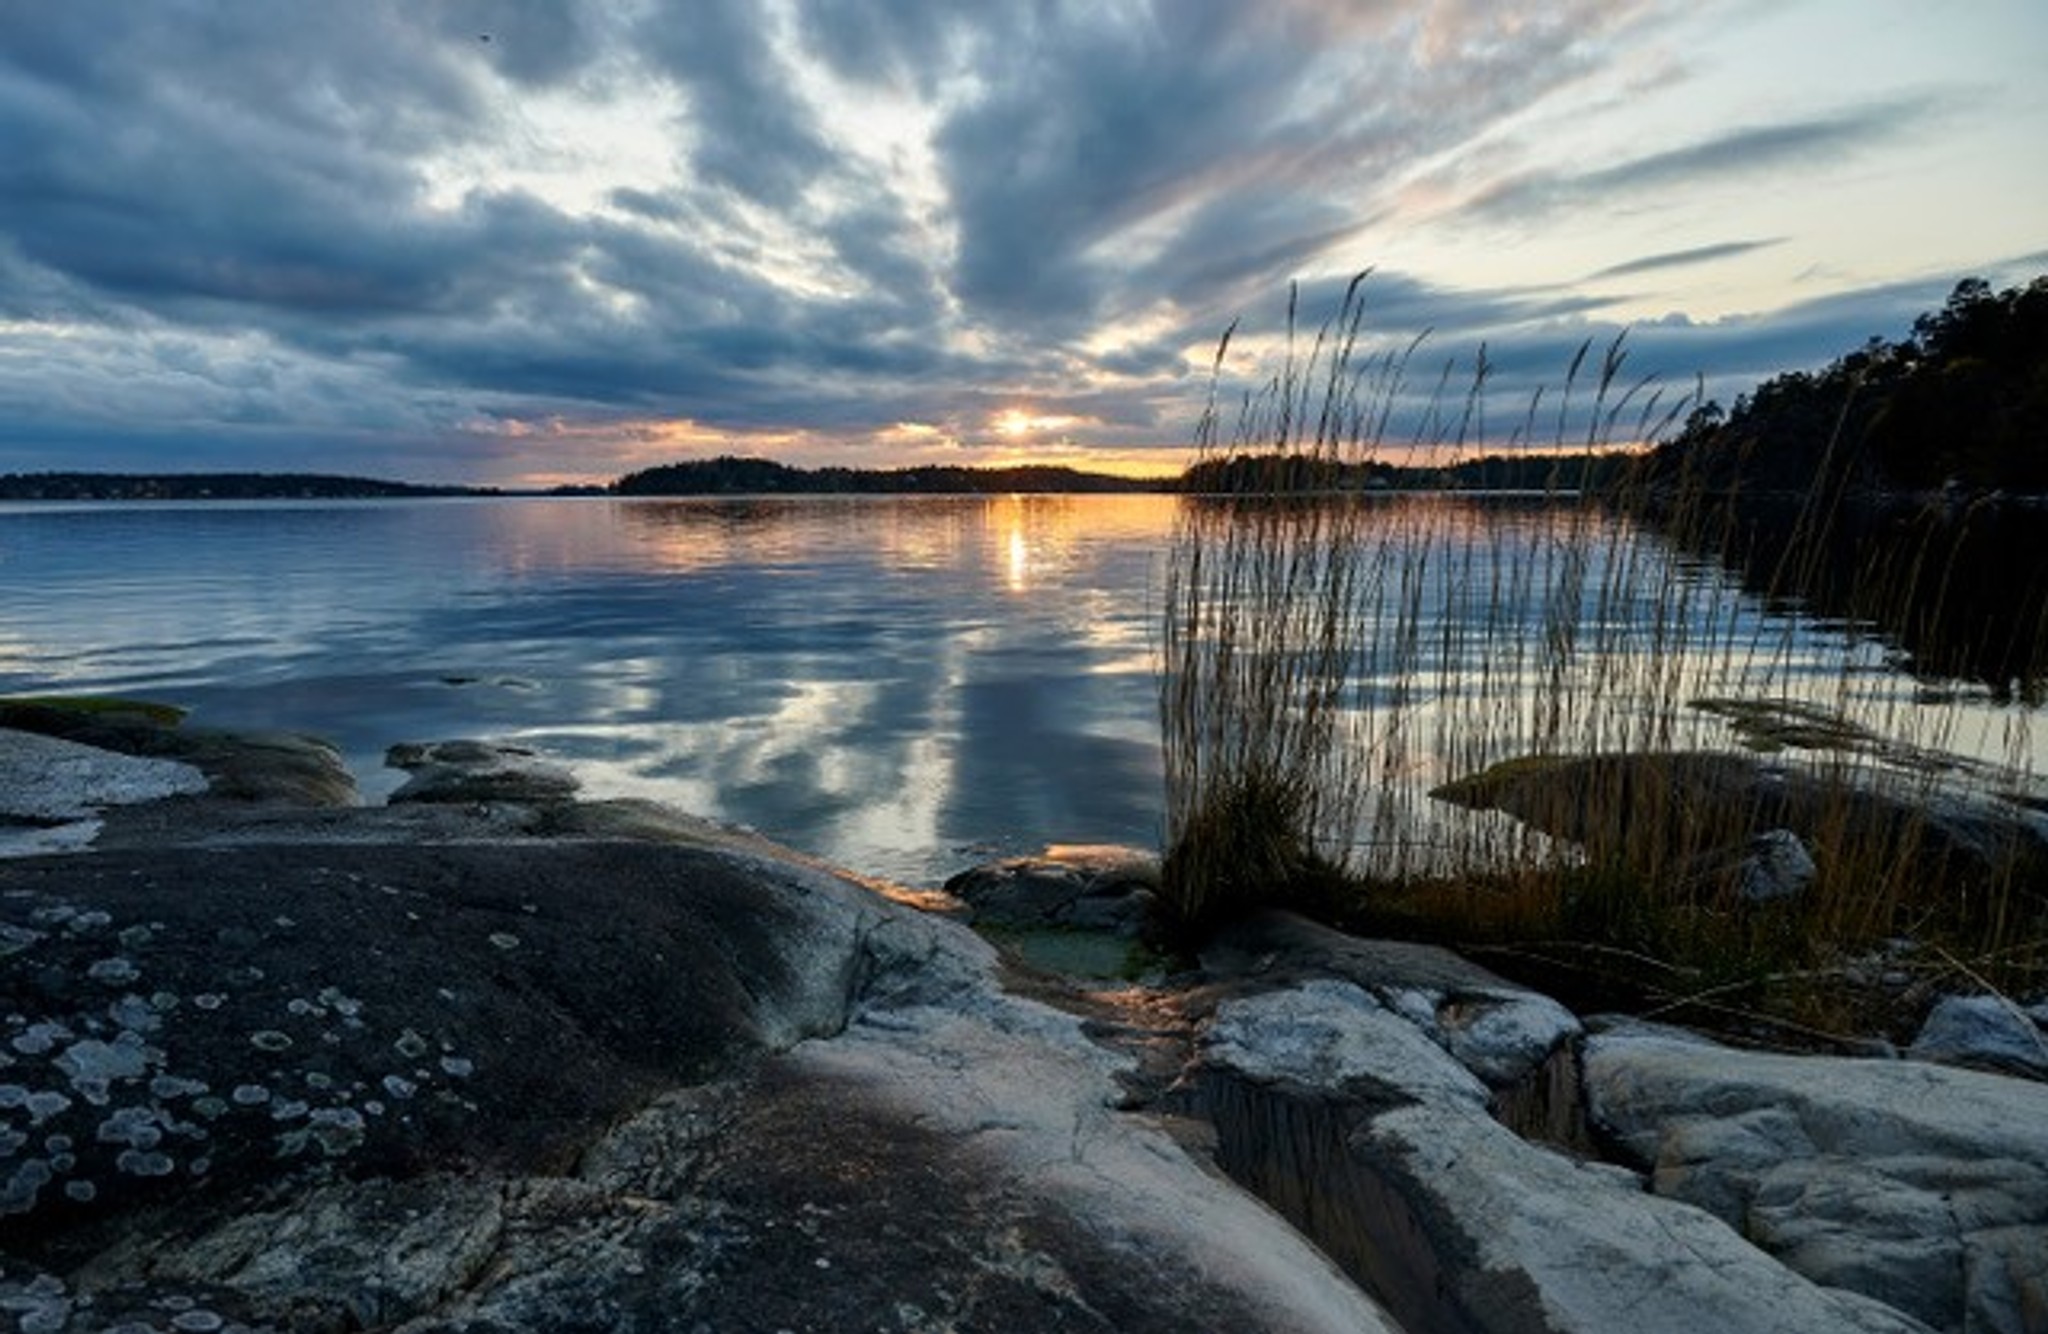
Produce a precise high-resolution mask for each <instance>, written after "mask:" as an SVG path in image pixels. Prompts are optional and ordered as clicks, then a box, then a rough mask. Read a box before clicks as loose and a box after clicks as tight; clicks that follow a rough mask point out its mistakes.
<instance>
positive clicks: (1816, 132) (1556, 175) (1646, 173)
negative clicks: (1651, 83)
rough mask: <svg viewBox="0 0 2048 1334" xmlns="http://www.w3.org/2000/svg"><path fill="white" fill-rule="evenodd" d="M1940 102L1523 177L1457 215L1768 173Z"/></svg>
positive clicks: (1783, 126) (1894, 126)
mask: <svg viewBox="0 0 2048 1334" xmlns="http://www.w3.org/2000/svg"><path fill="white" fill-rule="evenodd" d="M1940 105H1941V104H1940V103H1939V102H1938V101H1937V100H1935V99H1933V98H1928V97H1916V98H1908V99H1899V100H1894V101H1889V102H1881V103H1875V104H1873V105H1870V106H1866V107H1862V108H1858V109H1856V110H1853V111H1845V112H1841V113H1838V114H1836V115H1832V116H1821V117H1813V118H1809V119H1803V120H1792V121H1782V122H1778V123H1775V124H1766V125H1752V126H1746V127H1744V128H1741V129H1735V130H1729V131H1726V132H1725V133H1722V134H1718V135H1715V136H1713V137H1712V138H1709V139H1702V140H1699V141H1697V142H1695V143H1691V144H1686V145H1684V146H1682V147H1679V148H1672V149H1666V150H1664V151H1662V152H1658V153H1649V154H1644V155H1642V156H1639V157H1635V158H1631V159H1629V160H1628V161H1625V162H1619V163H1616V164H1615V165H1613V166H1611V167H1601V168H1598V169H1595V170H1592V171H1585V172H1576V173H1567V172H1554V171H1553V172H1531V173H1528V174H1525V175H1522V176H1519V177H1515V178H1511V179H1509V180H1506V181H1503V182H1500V183H1498V184H1495V185H1492V186H1490V187H1488V188H1486V189H1484V190H1482V191H1481V192H1480V193H1479V194H1478V195H1477V196H1476V197H1475V198H1474V199H1473V200H1472V201H1471V202H1470V203H1469V204H1468V205H1467V206H1466V209H1465V212H1466V214H1467V215H1468V216H1478V217H1485V218H1509V219H1513V220H1515V221H1520V222H1529V221H1535V220H1538V219H1541V218H1544V217H1548V216H1550V215H1553V214H1557V213H1561V212H1566V211H1570V210H1575V209H1581V208H1584V207H1590V206H1599V207H1610V206H1612V205H1613V204H1614V203H1615V202H1616V201H1617V200H1620V199H1625V198H1629V197H1634V196H1641V195H1643V194H1646V193H1652V192H1655V193H1672V192H1679V191H1685V190H1690V189H1694V188H1697V187H1702V186H1710V185H1714V184H1717V183H1720V182H1725V181H1729V180H1733V179H1736V178H1741V177H1760V176H1771V175H1776V174H1780V173H1783V172H1786V171H1789V170H1791V169H1794V168H1798V167H1805V166H1811V165H1813V164H1815V163H1824V162H1832V161H1835V160H1838V159H1841V158H1844V157H1848V156H1850V155H1853V154H1856V153H1859V152H1862V151H1865V150H1867V149H1870V148H1872V147H1875V146H1877V145H1879V144H1882V143H1884V142H1885V141H1887V140H1890V139H1892V138H1894V137H1896V136H1898V135H1900V134H1902V133H1904V132H1906V131H1907V130H1909V129H1912V128H1914V127H1916V126H1918V125H1920V124H1921V123H1923V122H1924V121H1925V120H1926V119H1927V117H1928V116H1929V115H1930V114H1931V113H1932V112H1934V111H1935V110H1936V109H1937V108H1938V107H1939V106H1940Z"/></svg>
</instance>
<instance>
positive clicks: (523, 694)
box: [0, 496, 1174, 882]
mask: <svg viewBox="0 0 2048 1334" xmlns="http://www.w3.org/2000/svg"><path fill="white" fill-rule="evenodd" d="M1173 503H1174V502H1173V501H1172V500H1171V499H1170V498H1166V497H1155V496H1142V497H1131V498H1122V497H1087V498H1080V497H1075V498H1068V497H1022V498H994V499H984V498H978V497H977V498H951V497H947V498H928V499H927V498H919V499H837V498H831V499H824V498H820V499H790V500H744V501H728V500H704V501H698V500H688V501H672V502H671V501H611V500H595V499H507V500H490V501H471V500H449V501H400V502H350V503H334V504H303V505H301V504H283V503H279V504H269V503H253V504H219V503H215V504H194V505H125V506H122V505H106V506H62V507H52V506H41V505H38V506H13V507H6V506H0V692H6V693H20V692H30V691H53V690H55V691H73V692H84V691H110V692H121V693H128V694H134V695H140V696H146V697H149V698H154V699H163V700H167V701H173V702H176V703H180V704H183V705H186V706H188V707H190V708H192V709H193V711H194V721H195V722H196V723H205V724H210V725H216V726H223V727H264V728H283V729H290V730H298V731H306V732H312V733H315V734H317V735H321V736H325V737H328V738H330V739H331V740H333V741H335V742H336V743H338V744H339V745H340V746H341V747H342V748H343V749H344V751H345V752H346V754H347V756H348V758H349V761H350V764H351V766H352V767H353V768H354V769H355V771H356V774H357V778H358V781H359V782H360V783H361V785H362V787H363V789H364V792H365V795H366V796H367V797H369V798H371V799H375V798H377V797H379V796H381V795H383V794H384V793H387V792H388V791H390V790H391V789H392V788H393V787H395V786H396V785H397V783H398V782H399V781H400V780H401V779H402V777H403V775H401V774H398V773H395V772H393V771H391V770H387V769H383V768H382V767H381V765H382V757H383V753H384V750H385V748H386V747H387V746H389V745H391V744H392V743H394V742H399V741H407V740H429V739H434V738H442V737H453V736H491V737H496V738H503V739H511V740H516V741H518V742H520V743H522V744H526V745H530V746H533V747H535V748H536V749H539V750H541V751H543V752H545V753H547V754H549V755H552V756H556V757H560V758H563V759H566V760H570V761H572V762H574V763H575V765H576V767H577V769H578V771H579V773H581V774H582V775H583V777H584V779H585V782H586V785H587V787H588V788H589V789H591V790H593V791H596V792H599V793H604V794H615V793H630V794H635V795H648V796H655V797H659V798H661V799H664V800H667V801H670V802H672V803H674V804H676V805H679V806H681V807H683V808H684V809H687V810H691V811H694V812H697V813H701V814H706V815H711V816H714V817H717V818H722V819H728V820H736V821H740V822H743V823H746V824H750V825H753V826H756V827H758V828H761V829H763V830H765V831H767V832H770V833H772V834H773V835H775V836H776V837H778V838H781V839H784V840H785V841H788V842H790V843H793V844H795V845H797V846H799V847H802V848H804V849H806V850H809V851H813V852H816V853H818V854H820V855H823V856H826V857H829V858H832V859H835V860H838V861H840V862H843V863H845V864H847V865H851V866H854V867H857V868H859V869H861V870H864V871H869V872H872V873H876V874H882V875H891V876H895V877H898V878H902V879H905V880H909V881H913V882H928V881H932V880H935V879H938V878H942V877H943V876H944V875H946V874H949V873H950V872H951V871H953V870H957V869H959V868H960V867H962V866H964V865H967V864H970V863H972V862H973V861H976V860H979V859H982V858H985V857H986V856H988V855H989V854H990V853H991V852H1002V853H1009V852H1017V851H1032V850H1035V849H1036V848H1037V847H1039V846H1041V845H1042V844H1043V843H1045V842H1047V841H1118V842H1135V843H1141V844H1152V843H1155V842H1156V841H1157V838H1158V834H1159V829H1158V811H1159V809H1160V792H1159V788H1160V776H1159V774H1160V770H1159V759H1158V754H1157V747H1158V741H1157V736H1158V731H1157V723H1156V717H1157V705H1156V690H1155V684H1154V679H1153V675H1152V665H1151V658H1150V653H1151V644H1152V642H1153V639H1154V637H1155V636H1154V631H1153V625H1152V612H1151V608H1152V607H1153V606H1154V605H1155V603H1156V599H1155V598H1153V597H1152V595H1151V592H1150V590H1151V589H1152V587H1153V586H1154V584H1155V581H1156V579H1157V578H1158V571H1159V568H1160V562H1161V560H1162V559H1163V555H1162V553H1163V550H1164V542H1165V536H1166V534H1167V532H1168V531H1169V529H1170V526H1171V520H1172V513H1173V509H1172V507H1173Z"/></svg>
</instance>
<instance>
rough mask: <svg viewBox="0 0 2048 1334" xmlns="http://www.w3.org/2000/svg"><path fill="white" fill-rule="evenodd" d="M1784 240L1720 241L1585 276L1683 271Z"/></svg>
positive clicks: (1617, 275)
mask: <svg viewBox="0 0 2048 1334" xmlns="http://www.w3.org/2000/svg"><path fill="white" fill-rule="evenodd" d="M1783 244H1784V238H1782V237H1777V238H1773V239H1771V240H1767V241H1721V242H1718V243H1716V244H1714V245H1702V246H1693V247H1691V248H1689V249H1686V250H1667V251H1665V252H1663V253H1662V254H1658V255H1644V256H1642V257H1641V258H1639V259H1631V260H1626V261H1624V262H1623V263H1620V264H1610V265H1609V266H1607V267H1606V268H1604V269H1601V270H1599V271H1598V272H1595V273H1591V274H1588V275H1587V278H1588V280H1589V281H1590V280H1592V279H1598V278H1623V277H1627V276H1629V275H1630V274H1636V273H1655V272H1657V271H1658V270H1660V269H1684V268H1690V267H1692V266H1693V265H1695V264H1711V263H1712V262H1713V261H1715V260H1717V259H1733V258H1735V257H1736V256H1738V255H1748V254H1754V253H1755V252H1756V251H1759V250H1768V249H1770V248H1771V247H1772V246H1776V245H1783Z"/></svg>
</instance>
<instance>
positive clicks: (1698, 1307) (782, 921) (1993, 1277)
mask: <svg viewBox="0 0 2048 1334" xmlns="http://www.w3.org/2000/svg"><path fill="white" fill-rule="evenodd" d="M0 724H4V726H0V843H5V844H8V845H11V846H9V848H8V851H9V852H11V853H12V854H13V855H11V856H8V857H6V858H4V859H0V992H4V996H5V1004H4V1007H0V1025H4V1027H0V1313H5V1315H6V1316H7V1317H8V1318H10V1319H12V1320H13V1321H14V1324H15V1327H16V1328H19V1329H21V1330H23V1331H87V1330H105V1331H112V1330H117V1329H118V1330H130V1331H140V1330H143V1329H157V1330H165V1331H168V1330H188V1331H205V1330H225V1329H278V1330H301V1329H303V1330H351V1329H394V1330H405V1331H410V1332H413V1334H426V1332H427V1331H451V1332H452V1331H484V1330H513V1329H519V1330H563V1331H566V1330H584V1329H590V1330H599V1329H602V1330H612V1329H642V1330H679V1331H683V1330H700V1329H705V1330H737V1329H760V1330H778V1329H788V1330H805V1329H810V1330H840V1329H854V1328H860V1329H882V1330H899V1331H913V1330H915V1331H939V1330H980V1329H988V1330H994V1329H1006V1330H1007V1329H1077V1330H1088V1329H1096V1330H1153V1329H1157V1330H1162V1331H1164V1330H1169V1329H1170V1330H1175V1331H1185V1330H1191V1329H1215V1330H1373V1329H1389V1330H1393V1329H1406V1330H1416V1331H1437V1330H1444V1331H1496V1330H1497V1331H1521V1330H1585V1331H1593V1330H1614V1329H1630V1330H1639V1331H1658V1330H1689V1329H1720V1330H1788V1331H1789V1330H1801V1331H1808V1330H1836V1329H1839V1330H1921V1329H1939V1330H1968V1331H1976V1330H1998V1331H2006V1330H2015V1331H2035V1330H2048V1085H2044V1084H2043V1083H2041V1082H2038V1081H2037V1080H2034V1079H2030V1078H2023V1077H2017V1076H2016V1075H2014V1074H2010V1073H1995V1072H1992V1071H1987V1070H1978V1069H1966V1068H1959V1067H1957V1066H1954V1065H1950V1064H1943V1063H1939V1062H1937V1061H1933V1060H1924V1059H1898V1058H1891V1059H1848V1058H1839V1057H1812V1056H1787V1055H1780V1054H1773V1053H1765V1052H1756V1051H1744V1050H1737V1049H1734V1048H1730V1047H1726V1046H1721V1045H1717V1044H1715V1043H1713V1042H1710V1041H1708V1040H1706V1039H1704V1038H1702V1037H1700V1036H1698V1035H1695V1034H1691V1033H1687V1032H1683V1031H1680V1030H1674V1029H1667V1028H1659V1027H1655V1026H1652V1025H1647V1024H1641V1023H1636V1022H1633V1021H1627V1020H1618V1019H1605V1018H1601V1017H1599V1016H1587V1017H1581V1016H1576V1015H1573V1014H1572V1013H1570V1012H1569V1011H1568V1010H1566V1009H1565V1008H1564V1007H1562V1006H1560V1005H1558V1004H1557V1003H1556V1002H1554V1001H1552V1000H1550V999H1548V998H1546V997H1544V996H1541V995H1538V994H1536V993H1534V992H1531V991H1528V990H1526V989H1524V988H1521V987H1517V986H1514V985H1512V984H1509V983H1507V982H1504V981H1502V980H1501V979H1499V978H1496V977H1493V976H1492V975H1490V974H1488V973H1486V972H1485V971H1484V970H1482V969H1480V968H1478V967H1476V966H1475V965H1473V964H1471V963H1469V962H1467V961H1465V960H1463V959H1461V958H1459V957H1457V956H1456V955H1453V954H1451V953H1448V952H1446V951H1442V950H1437V949H1432V948H1428V947H1422V946H1414V945H1404V944H1395V943H1390V942H1382V941H1369V940H1360V939H1355V938H1351V937H1347V936H1343V935H1339V934H1337V933H1335V932H1332V931H1329V930H1327V929H1324V928H1321V927H1317V926H1315V925H1313V924H1311V923H1308V922H1306V921H1303V920H1301V919H1298V918H1293V917H1289V916H1285V915H1280V914H1273V915H1268V916H1265V917H1260V918H1255V919H1252V920H1250V921H1247V922H1244V923H1242V924H1240V925H1238V926H1236V927H1233V928H1231V929H1230V930H1229V931H1227V932H1226V933H1225V934H1224V935H1222V936H1221V937H1219V938H1218V940H1217V941H1216V942H1215V943H1214V945H1213V947H1212V948H1210V949H1209V950H1208V951H1206V952H1205V953H1204V955H1203V956H1202V958H1201V959H1200V961H1199V966H1198V967H1193V968H1189V969H1185V970H1183V971H1180V972H1177V973H1174V974H1172V975H1170V976H1156V975H1155V976H1150V977H1149V978H1148V979H1147V981H1145V982H1144V983H1118V982H1113V981H1104V980H1100V979H1088V978H1079V979H1077V978H1074V977H1068V976H1062V975H1060V974H1058V973H1053V972H1048V971H1044V970H1042V969H1039V968H1035V967H1033V966H1032V965H1031V964H1030V963H1028V962H1026V960H1027V959H1029V958H1031V957H1033V952H1032V951H1031V950H1029V949H1021V950H1018V949H1011V948H1008V947H1005V948H998V947H997V946H995V945H992V944H991V943H990V939H991V938H993V939H996V940H998V941H1003V940H1005V939H1006V938H1009V937H1013V936H1015V935H1016V934H1018V933H1024V934H1033V933H1040V934H1042V933H1051V934H1054V935H1062V936H1070V937H1074V938H1078V939H1085V940H1088V941H1094V942H1097V943H1102V942H1108V943H1109V945H1108V949H1109V956H1110V957H1114V955H1115V953H1116V951H1117V950H1118V949H1120V948H1122V947H1123V945H1124V944H1128V942H1129V939H1130V934H1131V933H1132V932H1133V931H1134V930H1135V924H1136V923H1137V922H1138V921H1139V920H1141V918H1142V908H1143V896H1144V895H1145V894H1147V893H1148V892H1149V890H1148V886H1147V875H1148V874H1149V872H1148V868H1147V865H1146V863H1145V862H1144V860H1143V859H1142V858H1134V857H1132V856H1131V855H1129V854H1119V855H1115V856H1111V855H1106V854H1104V853H1101V852H1100V851H1097V852H1092V853H1077V854H1072V855H1068V856H1065V857H1061V858H1056V859H1052V860H1045V861H1033V862H1025V863H1008V864H1004V865H1000V866H993V867H988V868H983V869H982V870H981V871H979V872H976V873H973V874H971V875H970V876H968V877H964V878H962V879H961V880H959V881H957V882H956V883H955V884H954V885H953V886H952V887H951V888H952V890H953V891H954V892H953V893H951V894H939V893H917V892H912V891H906V890H902V889H899V888H896V887H892V886H878V885H875V884H872V883H870V882H866V881H863V880H861V879H859V878H858V877H854V876H851V875H849V874H846V873H844V872H842V871H840V870H838V869H836V868H832V867H829V866H825V865H822V864H820V863H818V862H816V861H815V860H813V859H810V858H807V857H805V856H803V855H801V854H799V853H796V852H792V851H790V850H787V849H781V848H778V847H775V846H774V845H772V844H770V843H768V842H766V841H765V840H762V839H760V838H758V837H755V836H753V835H751V834H748V833H745V832H743V831H734V830H730V829H726V828H722V827H719V826H716V825H713V824H710V823H707V822H704V821H700V820H695V819H692V818H690V817H688V816H685V815H682V814H679V813H676V812H672V811H667V810H663V809H661V808H658V807H652V806H648V805H645V804H641V803H629V802H592V801H582V800H579V799H578V798H577V797H576V795H575V783H574V778H573V775H569V774H566V773H563V772H561V771H559V770H553V769H550V768H548V767H547V766H544V765H539V764H538V763H537V762H535V761H534V760H533V759H532V757H529V756H523V755H520V754H518V753H516V752H513V751H509V750H507V749H506V748H502V747H493V746H489V745H483V744H479V743H469V742H458V743H442V744H438V745H430V746H420V747H410V748H402V749H401V750H399V751H398V752H396V753H395V754H394V760H395V761H396V762H399V763H401V764H403V765H404V766H405V767H407V768H408V770H409V774H410V778H409V781H408V783H407V785H406V787H405V788H404V789H401V792H400V793H399V794H398V795H397V796H396V797H394V799H393V801H392V802H391V803H390V804H388V805H382V806H364V805H358V804H354V803H353V799H352V791H353V785H352V783H351V781H350V779H349V775H348V774H347V773H346V771H345V770H344V769H343V768H342V767H341V765H340V762H339V760H338V759H337V758H336V757H335V756H334V755H333V753H332V752H331V751H330V750H327V749H325V748H324V747H321V746H320V745H319V744H318V743H315V742H309V741H306V740H304V739H302V738H290V737H262V738H236V737H225V736H221V735H218V734H207V733H202V732H191V731H187V730H186V729H184V728H180V727H166V726H164V725H163V724H162V721H161V720H149V719H140V718H133V717H124V716H119V715H114V716H107V715H99V716H92V717H82V716H77V715H71V714H66V713H65V712H64V711H62V710H52V711H49V713H48V714H47V715H43V714H27V715H25V714H22V713H20V712H19V711H17V712H15V713H14V714H12V715H10V716H9V717H8V718H5V719H0ZM24 729H26V730H24ZM970 922H971V923H972V925H970ZM977 927H979V928H980V929H981V931H980V933H978V932H977V930H976V928H977ZM1119 942H1121V944H1120V943H1119ZM2044 1017H2048V1016H2043V1015H2041V1014H2039V1013H2035V1014H2031V1015H2025V1016H2023V1018H2026V1019H2027V1020H2028V1021H2029V1022H2032V1023H2034V1024H2035V1025H2036V1028H2037V1030H2038V1027H2039V1025H2040V1022H2041V1020H2042V1019H2043V1018H2044ZM1922 1054H1923V1055H1939V1054H1941V1053H1940V1052H1938V1051H1935V1050H1932V1049H1930V1050H1929V1051H1927V1052H1923V1053H1922ZM1965 1054H1966V1055H1967V1054H1968V1053H1967V1052H1966V1053H1965Z"/></svg>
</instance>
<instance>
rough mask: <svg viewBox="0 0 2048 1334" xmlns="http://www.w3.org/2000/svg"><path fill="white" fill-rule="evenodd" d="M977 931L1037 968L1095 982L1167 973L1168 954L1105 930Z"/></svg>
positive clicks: (980, 928) (990, 928)
mask: <svg viewBox="0 0 2048 1334" xmlns="http://www.w3.org/2000/svg"><path fill="white" fill-rule="evenodd" d="M975 930H976V931H978V932H980V933H981V934H982V935H983V936H984V937H986V938H987V939H988V940H989V941H991V942H992V943H994V944H997V945H1000V946H1003V947H1004V948H1006V949H1009V950H1010V951H1012V952H1013V953H1015V954H1016V955H1017V956H1018V957H1019V958H1021V959H1023V960H1024V961H1025V962H1026V963H1028V964H1030V965H1032V966H1033V967H1035V968H1042V969H1044V970H1045V971H1046V972H1049V973H1059V974H1061V975H1062V976H1065V977H1076V978H1084V979H1088V980H1092V981H1117V982H1136V981H1141V980H1143V979H1145V978H1151V977H1158V976H1160V975H1161V974H1163V973H1165V972H1166V971H1167V969H1168V965H1169V963H1170V962H1171V960H1170V959H1169V957H1168V956H1167V955H1164V954H1161V953H1160V952H1158V951H1157V950H1154V949H1151V948H1149V947H1148V946H1146V945H1143V944H1141V943H1139V942H1138V941H1135V940H1129V939H1126V938H1124V937H1122V936H1115V935H1111V934H1109V933H1107V932H1103V931H1083V930H1076V929H1072V928H1062V927H1040V928H1024V927H1000V926H977V927H976V928H975Z"/></svg>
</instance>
